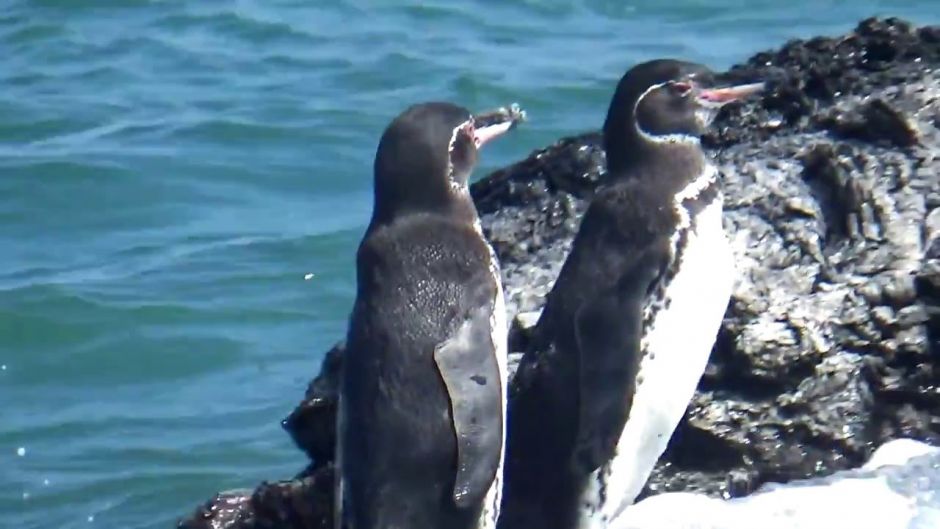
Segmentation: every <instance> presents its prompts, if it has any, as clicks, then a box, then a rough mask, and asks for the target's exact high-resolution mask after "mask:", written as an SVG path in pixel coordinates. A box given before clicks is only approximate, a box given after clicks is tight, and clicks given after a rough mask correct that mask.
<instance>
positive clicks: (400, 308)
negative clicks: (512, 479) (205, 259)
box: [336, 103, 520, 529]
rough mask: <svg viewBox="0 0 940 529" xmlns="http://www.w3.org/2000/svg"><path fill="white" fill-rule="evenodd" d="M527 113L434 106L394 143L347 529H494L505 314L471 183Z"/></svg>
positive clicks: (366, 339)
mask: <svg viewBox="0 0 940 529" xmlns="http://www.w3.org/2000/svg"><path fill="white" fill-rule="evenodd" d="M519 118H520V114H519V113H518V112H513V111H506V110H501V111H497V112H494V113H489V114H486V115H483V116H476V117H474V116H472V115H471V114H470V112H468V111H467V110H465V109H463V108H460V107H458V106H455V105H451V104H448V103H426V104H420V105H415V106H413V107H411V108H409V109H407V110H406V111H405V112H403V113H402V114H401V115H399V116H398V117H397V118H396V119H395V120H394V121H392V123H391V124H390V125H389V126H388V128H387V129H386V130H385V132H384V134H383V135H382V138H381V140H380V142H379V146H378V150H377V152H376V156H375V166H374V172H375V204H374V209H373V214H372V220H371V222H370V224H369V227H368V228H367V230H366V233H365V236H364V238H363V239H362V242H361V243H360V246H359V250H358V253H357V260H356V265H357V281H358V291H357V296H356V302H355V305H354V308H353V311H352V315H351V317H350V323H349V330H348V335H347V349H346V353H345V355H344V361H343V367H342V375H341V383H340V392H339V413H338V418H337V422H338V424H337V428H338V435H339V437H338V440H337V463H338V472H337V476H338V477H337V509H336V510H337V514H338V516H337V520H336V521H337V524H336V527H337V528H339V527H346V528H349V529H441V528H445V527H446V528H448V529H461V528H468V529H469V528H473V529H478V528H492V527H494V526H495V519H496V516H497V514H498V510H499V509H498V507H499V492H500V488H501V479H502V463H503V453H504V450H503V448H504V447H503V444H504V439H505V393H506V389H505V388H506V332H507V329H506V319H505V317H506V315H505V308H504V301H503V293H502V287H501V285H500V276H499V267H498V264H497V261H496V257H495V254H494V253H493V251H492V248H491V247H490V246H489V244H488V243H487V242H486V240H485V239H484V237H483V234H482V232H481V229H480V224H479V219H478V217H477V212H476V209H475V208H474V205H473V202H472V200H471V198H470V194H469V192H468V189H467V179H468V178H469V176H470V173H471V171H472V170H473V167H474V165H475V164H476V162H477V155H478V153H477V149H478V148H479V147H480V146H482V145H483V143H485V142H486V141H488V140H490V139H492V138H494V137H496V136H498V135H500V134H502V133H504V132H506V131H507V130H509V128H510V127H512V125H513V124H514V123H515V122H516V121H517V120H518V119H519Z"/></svg>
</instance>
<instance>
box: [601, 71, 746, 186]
mask: <svg viewBox="0 0 940 529" xmlns="http://www.w3.org/2000/svg"><path fill="white" fill-rule="evenodd" d="M762 89H763V84H762V83H754V84H746V85H737V86H720V85H719V84H718V83H717V82H716V76H715V74H714V73H713V72H712V71H711V70H709V69H708V68H707V67H705V66H703V65H701V64H696V63H691V62H685V61H679V60H674V59H658V60H654V61H649V62H645V63H641V64H638V65H636V66H634V67H633V68H631V69H630V70H628V71H627V73H625V74H624V76H623V77H622V78H621V79H620V83H619V84H618V85H617V90H616V92H615V93H614V97H613V99H612V100H611V103H610V108H609V109H608V112H607V120H606V121H605V123H604V144H605V148H606V149H607V155H608V168H609V169H611V170H616V169H619V168H621V167H620V166H623V165H626V164H628V163H630V162H631V161H633V159H634V158H635V157H637V156H642V154H643V153H644V152H645V151H648V149H645V148H646V147H650V146H658V145H676V144H678V146H680V147H681V146H691V147H694V148H696V149H698V146H699V142H700V138H701V136H702V134H704V133H705V131H706V130H707V128H708V126H709V125H710V124H711V122H712V120H713V119H714V118H715V116H716V115H717V113H718V110H719V109H721V107H723V106H724V105H726V104H728V103H730V102H732V101H737V100H739V99H741V98H744V97H746V96H748V95H751V94H754V93H757V92H759V91H760V90H762Z"/></svg>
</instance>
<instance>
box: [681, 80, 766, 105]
mask: <svg viewBox="0 0 940 529" xmlns="http://www.w3.org/2000/svg"><path fill="white" fill-rule="evenodd" d="M763 90H764V83H751V84H742V85H736V86H725V87H721V88H705V89H701V90H699V91H698V93H697V94H696V97H697V98H698V101H699V103H701V104H702V106H707V107H721V106H724V105H726V104H728V103H730V102H732V101H738V100H739V99H744V98H745V97H748V96H751V95H754V94H757V93H760V92H762V91H763Z"/></svg>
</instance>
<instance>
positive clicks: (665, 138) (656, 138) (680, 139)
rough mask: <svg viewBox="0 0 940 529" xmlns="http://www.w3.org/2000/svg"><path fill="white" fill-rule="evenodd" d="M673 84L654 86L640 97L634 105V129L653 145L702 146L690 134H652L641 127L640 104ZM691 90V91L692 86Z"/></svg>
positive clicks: (667, 82)
mask: <svg viewBox="0 0 940 529" xmlns="http://www.w3.org/2000/svg"><path fill="white" fill-rule="evenodd" d="M673 83H674V81H666V82H664V83H658V84H654V85H653V86H650V87H649V88H647V89H646V91H644V92H643V93H642V94H640V97H638V98H637V100H636V103H635V104H634V105H633V128H635V129H636V132H637V134H639V135H640V137H642V138H644V139H645V140H646V141H649V142H651V143H685V144H691V145H701V143H702V140H701V139H699V138H698V136H693V135H690V134H662V135H657V134H651V133H649V132H647V131H645V130H643V127H641V126H640V120H639V117H638V116H637V109H638V108H640V102H641V101H643V98H644V97H646V96H647V95H649V94H650V93H651V92H653V91H654V90H658V89H660V88H663V87H664V86H667V85H670V84H673ZM689 88H690V91H691V86H690V87H689Z"/></svg>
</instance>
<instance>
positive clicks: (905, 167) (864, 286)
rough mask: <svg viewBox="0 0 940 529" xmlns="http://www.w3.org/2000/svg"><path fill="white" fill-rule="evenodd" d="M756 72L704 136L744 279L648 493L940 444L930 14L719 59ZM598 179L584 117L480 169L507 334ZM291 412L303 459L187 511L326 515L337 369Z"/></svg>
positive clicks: (937, 94)
mask: <svg viewBox="0 0 940 529" xmlns="http://www.w3.org/2000/svg"><path fill="white" fill-rule="evenodd" d="M724 76H725V77H726V78H728V79H729V80H735V81H752V80H755V79H767V80H768V81H769V83H770V89H769V90H768V91H767V92H766V93H765V94H764V96H763V97H762V98H760V99H758V100H756V101H752V102H749V103H746V104H738V105H736V106H733V107H730V108H728V109H726V110H725V111H723V113H722V115H721V116H719V118H718V120H717V122H716V127H715V129H714V131H713V132H712V133H711V134H710V135H709V136H707V137H706V138H705V144H706V146H707V147H708V148H709V149H710V150H711V154H712V155H713V156H714V157H715V161H716V163H717V165H718V167H719V169H720V171H721V173H722V176H723V179H724V189H725V197H726V198H725V219H724V220H725V227H726V230H727V232H728V234H729V236H730V238H731V240H732V245H733V247H734V249H735V254H736V259H737V267H738V281H737V285H736V287H735V291H734V294H733V296H732V299H731V302H730V303H729V306H728V311H727V313H726V316H725V319H724V322H723V324H722V329H721V331H720V334H719V337H718V340H717V343H716V344H715V348H714V350H713V353H712V357H711V361H710V363H709V366H708V368H707V370H706V373H705V375H704V377H703V379H702V382H701V384H700V385H699V388H698V391H697V392H696V395H695V397H694V399H693V401H692V403H691V404H690V408H689V413H688V414H687V416H686V418H685V420H684V421H683V422H682V423H681V424H680V426H679V428H678V429H677V431H676V433H675V435H674V436H673V438H672V441H671V443H670V446H669V449H668V450H667V452H666V454H665V456H664V457H663V459H662V460H661V461H660V463H659V464H658V466H657V468H656V470H655V471H654V473H653V475H652V477H651V479H650V481H649V483H648V485H647V490H646V491H645V495H650V494H655V493H659V492H667V491H695V492H702V493H705V494H709V495H713V496H724V497H734V496H741V495H746V494H748V493H750V492H752V491H754V490H755V489H756V488H758V487H759V486H761V485H762V484H764V483H766V482H786V481H790V480H794V479H802V478H809V477H812V476H820V475H828V474H831V473H832V472H835V471H838V470H843V469H848V468H855V467H858V466H859V465H861V464H862V463H863V462H864V461H865V460H867V459H868V457H869V456H870V455H871V453H872V451H873V450H874V449H875V448H877V447H878V446H880V445H882V444H883V443H885V442H886V441H889V440H891V439H896V438H900V437H907V438H914V439H920V440H923V441H927V442H930V443H932V444H940V345H938V344H940V27H922V28H916V27H913V26H912V25H910V24H909V23H907V22H904V21H901V20H897V19H870V20H865V21H862V22H861V23H860V24H859V26H858V27H857V28H856V30H855V31H853V32H852V33H850V34H848V35H846V36H842V37H837V38H815V39H811V40H809V41H793V42H789V43H787V44H786V45H784V46H783V47H782V48H781V49H780V50H777V51H772V52H765V53H759V54H757V55H755V56H754V57H752V58H751V59H750V60H749V61H748V62H746V63H745V64H743V65H740V66H736V67H734V68H732V69H731V70H730V71H729V72H727V73H726V74H724ZM603 178H604V152H603V148H602V146H601V142H600V135H599V134H598V133H596V132H592V133H587V134H584V135H581V136H576V137H572V138H566V139H563V140H560V141H559V142H557V143H556V144H554V145H551V146H549V147H547V148H545V149H543V150H540V151H536V152H535V153H533V154H532V155H530V156H529V157H528V158H527V159H525V160H523V161H521V162H519V163H517V164H514V165H512V166H509V167H506V168H504V169H501V170H499V171H496V172H495V173H493V174H491V175H490V176H488V177H487V178H485V179H483V180H482V181H480V182H478V183H477V184H475V185H474V186H473V187H472V189H471V192H472V194H473V196H474V199H475V201H476V203H477V207H478V209H479V211H480V214H481V217H482V221H483V226H484V230H485V232H486V234H487V236H488V237H489V239H490V240H491V242H492V243H493V245H494V247H495V248H496V251H497V253H498V254H499V257H500V260H501V264H502V271H503V280H504V288H505V292H506V297H507V309H508V310H509V312H510V314H511V315H513V316H514V320H513V321H514V326H513V329H512V330H511V337H510V349H511V351H514V352H515V353H516V354H515V355H514V356H513V357H512V358H511V365H514V363H515V362H513V360H514V361H517V360H518V353H519V352H521V351H524V350H525V347H526V331H527V329H528V328H529V327H531V326H532V325H533V324H534V322H535V320H536V319H537V315H538V311H539V310H540V309H541V306H542V304H543V303H544V298H545V295H546V294H547V293H548V291H549V290H550V288H551V286H552V284H553V282H554V279H555V277H556V276H557V274H558V271H559V269H560V267H561V264H562V262H563V260H564V258H565V256H566V255H567V252H568V249H569V246H570V241H571V239H572V237H573V236H574V233H575V232H576V230H577V227H578V222H579V219H580V215H581V214H582V213H583V211H584V209H585V207H586V204H587V201H588V200H589V199H590V197H591V194H592V192H593V189H594V187H595V186H596V185H597V183H598V182H599V181H600V180H601V179H603ZM341 356H342V349H341V346H337V348H335V349H334V350H333V351H331V352H330V354H329V355H328V356H327V358H326V359H325V360H324V369H323V372H322V373H321V375H320V376H319V377H318V378H317V379H315V380H314V381H313V382H311V385H310V387H309V388H308V391H307V394H306V396H305V398H304V400H303V402H302V403H301V404H300V405H299V406H298V408H297V409H296V410H295V411H294V412H293V413H292V414H291V416H290V417H289V418H288V419H286V420H285V421H284V425H285V428H286V430H287V431H288V432H289V433H290V435H291V436H292V437H293V439H294V440H295V442H296V443H297V444H298V446H299V447H300V448H301V449H302V450H304V451H305V452H306V453H307V454H308V455H309V456H310V457H311V458H312V459H313V464H312V465H311V467H310V468H309V469H307V470H306V471H305V472H304V473H302V474H301V475H300V476H299V477H298V478H296V479H294V480H289V481H284V482H278V483H270V484H263V485H262V486H261V487H259V488H258V489H256V490H254V491H241V492H239V491H236V492H232V493H223V494H222V495H220V496H217V497H216V498H215V499H213V500H210V502H209V503H207V504H206V505H205V506H203V507H201V508H200V509H199V510H198V511H197V512H196V513H195V514H194V515H193V516H192V517H190V518H189V519H188V520H186V521H185V522H183V523H184V524H185V525H183V526H184V527H189V528H203V527H206V528H209V527H211V528H222V527H231V528H234V527H237V528H256V527H257V528H260V527H275V526H277V527H328V526H329V525H330V524H329V520H330V518H329V515H328V513H324V512H323V511H322V510H320V509H326V510H328V509H329V506H330V505H331V503H330V502H331V499H330V498H329V497H328V496H331V491H330V490H329V486H328V485H327V484H328V483H331V482H332V468H331V467H330V466H329V463H330V462H329V458H330V454H332V447H333V443H334V432H333V431H332V417H333V414H334V413H335V402H334V400H333V397H334V391H335V386H334V382H335V378H334V375H335V373H336V369H337V368H338V366H339V361H341Z"/></svg>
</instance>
